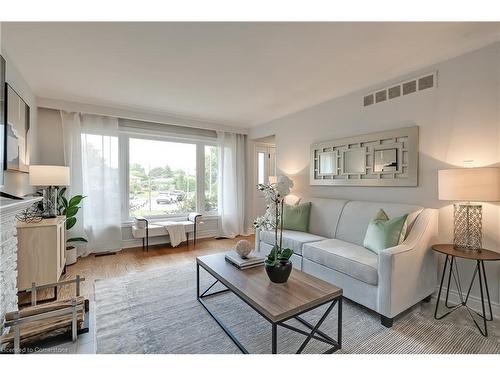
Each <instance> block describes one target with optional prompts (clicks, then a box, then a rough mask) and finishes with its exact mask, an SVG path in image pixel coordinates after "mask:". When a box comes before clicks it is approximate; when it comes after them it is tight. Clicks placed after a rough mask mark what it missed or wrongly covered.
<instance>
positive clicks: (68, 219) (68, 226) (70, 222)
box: [66, 217, 76, 230]
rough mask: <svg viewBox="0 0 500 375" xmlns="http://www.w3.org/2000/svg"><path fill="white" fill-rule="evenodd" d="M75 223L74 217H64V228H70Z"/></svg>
mask: <svg viewBox="0 0 500 375" xmlns="http://www.w3.org/2000/svg"><path fill="white" fill-rule="evenodd" d="M75 224H76V217H69V218H67V219H66V230H70V229H71V228H73V227H74V226H75Z"/></svg>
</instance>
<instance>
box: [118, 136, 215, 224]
mask: <svg viewBox="0 0 500 375" xmlns="http://www.w3.org/2000/svg"><path fill="white" fill-rule="evenodd" d="M122 139H123V142H122V144H124V148H123V152H124V154H123V155H124V160H126V161H128V164H127V165H126V166H124V169H125V170H128V173H127V175H128V181H127V184H128V196H127V194H125V195H124V197H123V202H124V203H123V204H125V207H127V206H128V209H126V210H124V211H125V212H127V214H126V215H125V216H126V217H124V220H127V219H128V218H132V217H135V216H146V217H169V216H182V215H185V214H187V213H189V212H194V211H198V212H203V213H217V208H218V194H219V157H220V150H219V146H218V144H217V142H216V141H200V140H189V138H188V139H187V140H178V139H172V138H169V137H162V136H146V135H144V136H142V135H136V134H127V133H123V138H122ZM125 155H128V157H126V156H125Z"/></svg>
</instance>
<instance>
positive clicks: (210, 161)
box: [205, 146, 219, 212]
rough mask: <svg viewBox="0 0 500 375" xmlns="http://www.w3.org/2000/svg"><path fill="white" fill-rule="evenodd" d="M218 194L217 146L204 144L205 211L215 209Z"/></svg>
mask: <svg viewBox="0 0 500 375" xmlns="http://www.w3.org/2000/svg"><path fill="white" fill-rule="evenodd" d="M218 194H219V147H217V146H205V211H206V212H214V211H217V205H218Z"/></svg>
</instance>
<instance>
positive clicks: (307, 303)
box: [196, 253, 342, 323]
mask: <svg viewBox="0 0 500 375" xmlns="http://www.w3.org/2000/svg"><path fill="white" fill-rule="evenodd" d="M224 257H225V254H224V253H218V254H212V255H205V256H201V257H198V258H196V262H197V263H198V264H199V265H200V266H202V267H203V268H204V269H205V270H206V271H207V272H208V273H210V274H211V275H212V276H213V277H215V278H216V279H218V280H219V281H220V282H222V283H223V284H224V285H225V286H226V287H228V288H229V289H230V290H231V291H232V292H233V293H235V294H237V295H238V296H239V297H240V298H242V299H243V300H244V301H245V302H246V303H248V304H249V305H250V306H252V307H253V308H254V309H256V310H257V311H259V312H260V313H261V314H262V315H263V316H265V317H266V318H267V319H268V320H269V321H271V322H273V323H276V322H280V321H283V320H286V319H288V318H291V317H293V316H295V315H297V314H300V313H302V312H306V311H308V310H310V309H313V308H315V307H318V306H320V305H322V304H324V303H326V302H328V301H331V300H333V299H335V298H337V297H340V296H342V289H340V288H338V287H336V286H335V285H332V284H330V283H328V282H326V281H323V280H320V279H318V278H316V277H314V276H311V275H308V274H306V273H304V272H301V271H299V270H296V269H293V270H292V273H291V275H290V278H289V279H288V281H287V282H286V283H284V284H275V283H273V282H271V281H270V280H269V278H268V277H267V274H266V270H265V269H264V266H259V267H254V268H249V269H246V270H239V269H238V268H236V267H234V266H233V265H231V264H229V263H228V262H226V260H225V258H224Z"/></svg>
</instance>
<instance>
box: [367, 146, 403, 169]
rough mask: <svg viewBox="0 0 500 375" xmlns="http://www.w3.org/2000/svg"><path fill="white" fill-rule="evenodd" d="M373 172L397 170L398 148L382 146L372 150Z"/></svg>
mask: <svg viewBox="0 0 500 375" xmlns="http://www.w3.org/2000/svg"><path fill="white" fill-rule="evenodd" d="M373 157H374V159H375V160H374V161H373V171H374V172H395V171H397V170H398V149H397V148H383V149H379V150H374V152H373Z"/></svg>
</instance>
